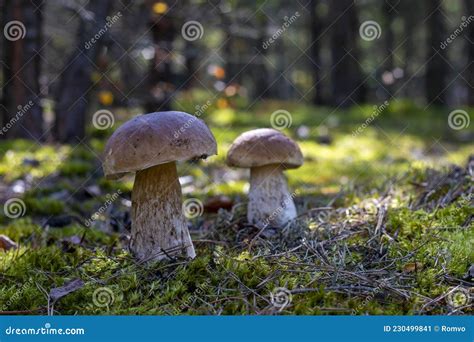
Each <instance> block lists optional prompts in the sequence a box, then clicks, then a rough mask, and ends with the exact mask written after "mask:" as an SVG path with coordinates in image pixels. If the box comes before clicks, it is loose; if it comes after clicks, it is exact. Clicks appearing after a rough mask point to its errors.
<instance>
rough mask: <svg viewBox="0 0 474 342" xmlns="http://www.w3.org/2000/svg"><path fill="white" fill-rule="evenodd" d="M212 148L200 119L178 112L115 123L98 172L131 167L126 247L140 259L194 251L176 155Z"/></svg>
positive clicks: (203, 153)
mask: <svg viewBox="0 0 474 342" xmlns="http://www.w3.org/2000/svg"><path fill="white" fill-rule="evenodd" d="M216 153H217V144H216V140H215V139H214V136H213V135H212V133H211V131H210V130H209V128H208V127H207V126H206V124H205V123H204V122H203V121H201V120H199V119H198V118H196V117H194V116H192V115H189V114H186V113H183V112H161V113H152V114H147V115H142V116H138V117H136V118H134V119H131V120H130V121H128V122H126V123H125V124H124V125H123V126H121V127H120V128H119V129H117V131H115V133H114V134H112V136H111V137H110V139H109V141H108V142H107V145H106V148H105V161H104V165H103V167H104V173H105V174H106V176H109V178H110V177H112V178H119V177H120V176H122V175H123V174H124V173H127V172H136V176H135V183H134V185H133V191H132V214H131V216H132V231H131V240H130V248H131V250H132V252H133V253H134V254H135V255H136V256H137V257H138V258H139V259H141V260H161V259H166V258H170V259H174V258H175V257H189V258H193V257H195V256H196V253H195V251H194V246H193V243H192V241H191V236H190V234H189V231H188V227H187V223H186V219H185V217H184V214H183V209H182V200H181V186H180V184H179V179H178V173H177V169H176V161H181V160H188V159H196V158H205V157H207V156H209V155H214V154H216Z"/></svg>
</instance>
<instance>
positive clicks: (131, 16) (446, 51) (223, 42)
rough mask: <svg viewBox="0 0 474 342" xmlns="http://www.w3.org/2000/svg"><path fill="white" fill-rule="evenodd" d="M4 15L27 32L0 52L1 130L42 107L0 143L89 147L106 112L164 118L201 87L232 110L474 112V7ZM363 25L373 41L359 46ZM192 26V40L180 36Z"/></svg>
mask: <svg viewBox="0 0 474 342" xmlns="http://www.w3.org/2000/svg"><path fill="white" fill-rule="evenodd" d="M0 5H1V7H2V19H1V20H2V28H4V29H6V28H7V24H9V23H11V22H12V21H15V20H17V21H19V22H20V23H22V24H23V25H24V31H22V28H21V27H19V30H20V32H19V34H20V35H24V39H9V37H8V36H6V35H4V37H3V38H4V39H3V41H2V78H1V80H2V92H1V93H2V123H3V125H5V124H7V123H8V122H10V120H12V118H13V117H14V116H15V115H17V112H18V110H19V109H18V108H19V107H18V106H24V105H25V104H27V103H28V102H29V101H30V100H31V101H33V103H34V106H33V108H32V109H31V115H28V116H24V117H21V118H20V122H21V125H16V126H15V127H14V128H13V129H11V130H9V131H8V134H6V135H5V136H11V137H23V138H32V139H40V138H41V139H43V140H44V139H55V140H57V141H61V142H71V141H75V140H77V139H83V138H84V137H85V135H86V122H87V121H88V119H87V116H88V115H90V114H91V113H93V112H94V111H96V110H98V109H107V108H112V107H115V106H127V107H137V106H138V107H142V108H144V110H145V111H147V112H152V111H158V110H169V109H170V108H172V106H173V104H174V103H175V101H176V100H177V98H178V96H179V94H180V93H182V92H185V91H189V90H191V89H194V88H200V89H203V90H204V91H206V92H208V93H209V94H210V97H211V98H223V99H224V100H225V101H227V102H229V98H232V97H233V96H235V95H239V96H243V97H245V98H247V99H248V100H249V103H250V106H252V103H253V102H255V101H257V100H258V99H262V98H270V99H271V98H275V99H286V100H295V101H298V102H300V101H304V102H308V103H314V104H317V105H333V106H336V107H339V106H342V107H347V106H352V105H354V104H360V103H366V102H369V103H381V102H382V101H384V100H386V99H392V98H409V99H410V100H412V101H414V102H416V103H419V104H424V105H426V106H432V105H433V106H457V105H464V104H468V103H470V104H472V103H473V101H474V95H473V86H472V84H473V82H474V71H473V68H474V67H473V65H472V63H473V58H474V47H473V41H474V39H473V36H474V33H473V32H474V25H472V23H471V22H472V19H473V17H472V13H473V4H472V1H469V0H445V1H442V0H436V1H435V0H426V1H423V2H412V1H408V0H401V1H392V0H386V1H382V2H380V1H375V0H367V1H364V2H354V1H353V0H341V1H329V0H306V1H303V2H286V1H280V0H277V1H272V2H266V1H239V2H236V1H223V0H222V1H221V0H212V1H209V2H202V1H192V0H186V1H170V0H146V1H129V0H123V1H100V2H92V1H90V2H87V1H80V0H77V1H73V0H69V1H60V0H52V1H48V2H41V1H38V2H36V1H26V0H25V1H21V0H16V1H14V0H12V1H6V0H3V1H0ZM117 16H118V19H117V20H113V18H116V17H117ZM193 23H197V24H198V25H197V26H195V27H191V26H190V25H191V24H193ZM367 23H375V24H376V26H374V27H372V28H373V29H375V30H376V32H375V36H373V37H370V38H369V39H364V37H362V36H361V34H362V28H363V27H365V25H366V24H367ZM377 26H378V27H377ZM188 27H191V28H192V29H195V30H197V32H191V31H190V34H194V35H195V36H191V37H187V36H186V34H187V33H186V32H185V29H186V28H188ZM450 37H451V38H452V39H450ZM453 37H454V38H453ZM225 101H224V102H222V103H225ZM43 111H44V112H45V113H43ZM43 131H44V132H43ZM5 136H4V137H5Z"/></svg>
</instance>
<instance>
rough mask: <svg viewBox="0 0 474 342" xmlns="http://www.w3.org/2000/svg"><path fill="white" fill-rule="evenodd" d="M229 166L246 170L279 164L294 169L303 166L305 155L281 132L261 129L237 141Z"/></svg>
mask: <svg viewBox="0 0 474 342" xmlns="http://www.w3.org/2000/svg"><path fill="white" fill-rule="evenodd" d="M227 164H228V165H229V166H234V167H245V168H252V167H258V166H264V165H270V164H279V165H281V167H282V168H284V169H294V168H298V167H300V166H301V165H302V164H303V154H302V153H301V150H300V148H299V146H298V145H297V144H296V143H295V142H294V141H293V140H291V139H290V138H288V137H287V136H285V135H284V134H283V133H281V132H280V131H277V130H275V129H271V128H260V129H255V130H252V131H248V132H245V133H243V134H241V135H240V136H239V137H237V139H235V141H234V142H233V144H232V146H231V147H230V150H229V152H228V154H227Z"/></svg>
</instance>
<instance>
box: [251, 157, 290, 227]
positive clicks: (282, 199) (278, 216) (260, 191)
mask: <svg viewBox="0 0 474 342" xmlns="http://www.w3.org/2000/svg"><path fill="white" fill-rule="evenodd" d="M296 216H297V214H296V207H295V203H294V202H293V196H292V195H291V194H290V192H289V191H288V185H287V183H286V178H285V176H284V175H283V169H282V167H281V166H280V165H277V164H271V165H265V166H260V167H253V168H251V169H250V190H249V204H248V211H247V219H248V221H249V222H250V223H253V224H255V225H256V226H257V227H260V228H265V227H267V226H269V225H270V226H276V227H282V226H284V225H285V224H286V223H288V221H290V220H292V219H294V218H296Z"/></svg>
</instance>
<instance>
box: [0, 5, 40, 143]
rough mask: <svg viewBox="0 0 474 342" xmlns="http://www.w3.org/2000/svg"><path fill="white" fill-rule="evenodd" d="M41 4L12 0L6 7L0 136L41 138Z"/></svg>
mask: <svg viewBox="0 0 474 342" xmlns="http://www.w3.org/2000/svg"><path fill="white" fill-rule="evenodd" d="M42 3H43V1H41V0H31V1H30V0H12V1H7V2H6V3H5V4H4V6H3V10H2V12H3V20H4V25H2V28H4V29H5V33H4V34H3V36H4V43H3V47H4V49H3V54H4V55H3V60H4V63H3V75H4V84H3V94H2V95H3V96H2V121H3V122H2V130H1V131H0V136H1V137H6V138H25V139H35V140H40V139H42V135H43V111H42V108H41V101H40V97H41V95H40V84H39V78H40V63H41V57H40V55H39V52H40V50H41V47H42V46H41V43H42V32H41V28H42V12H41V9H42V8H41V7H42ZM2 31H3V29H2ZM2 33H3V32H2Z"/></svg>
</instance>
